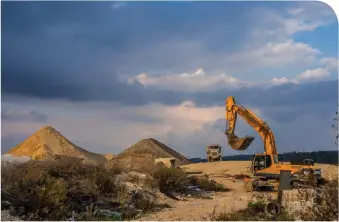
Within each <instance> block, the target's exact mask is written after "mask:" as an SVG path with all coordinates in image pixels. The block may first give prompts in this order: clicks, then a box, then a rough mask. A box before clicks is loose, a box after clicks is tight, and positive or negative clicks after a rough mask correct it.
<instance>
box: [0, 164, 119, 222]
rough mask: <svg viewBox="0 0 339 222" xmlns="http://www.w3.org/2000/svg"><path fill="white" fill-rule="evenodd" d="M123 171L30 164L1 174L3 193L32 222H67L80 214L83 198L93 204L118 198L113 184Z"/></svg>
mask: <svg viewBox="0 0 339 222" xmlns="http://www.w3.org/2000/svg"><path fill="white" fill-rule="evenodd" d="M120 172H121V171H120V169H118V168H115V169H114V170H113V169H107V168H104V167H103V166H101V165H86V164H81V163H79V162H77V161H64V160H63V159H62V158H61V159H60V160H57V161H29V162H26V163H21V164H17V165H8V166H6V167H4V168H3V169H2V171H1V187H2V193H3V194H5V195H7V196H9V197H11V199H13V200H15V202H16V203H17V204H18V205H22V206H24V207H25V211H26V213H25V214H26V217H27V219H30V220H40V219H46V220H64V219H65V217H70V216H71V215H70V214H71V212H72V210H75V211H79V210H80V209H81V208H82V206H81V205H80V204H79V201H81V200H80V199H81V196H90V198H91V199H93V200H98V199H100V198H105V197H106V198H110V197H117V195H118V193H119V191H120V187H117V186H116V185H115V183H114V178H115V176H116V175H117V174H118V173H120Z"/></svg>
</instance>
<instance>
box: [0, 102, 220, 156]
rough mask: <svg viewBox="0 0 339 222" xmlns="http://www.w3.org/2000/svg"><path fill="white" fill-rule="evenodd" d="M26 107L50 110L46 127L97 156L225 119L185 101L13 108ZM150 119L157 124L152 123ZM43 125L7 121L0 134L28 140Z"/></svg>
mask: <svg viewBox="0 0 339 222" xmlns="http://www.w3.org/2000/svg"><path fill="white" fill-rule="evenodd" d="M7 105H8V104H7ZM8 106H9V105H8ZM27 106H31V107H34V109H35V110H36V111H39V112H42V110H43V109H44V108H43V107H46V106H47V107H49V109H53V110H54V111H55V113H54V115H51V116H50V117H49V119H48V123H46V124H48V125H52V126H54V127H55V128H56V129H57V130H59V131H60V132H61V133H62V134H63V135H64V136H65V137H67V138H68V139H70V140H71V141H78V145H79V146H82V147H83V148H85V149H88V150H91V151H93V152H99V153H105V152H113V153H117V152H121V151H122V150H123V149H125V148H127V147H128V146H130V145H132V144H134V143H136V142H137V141H138V140H141V139H143V138H148V137H155V138H164V139H166V138H167V134H168V133H170V132H176V133H179V134H180V135H182V136H185V135H190V134H192V133H194V132H195V131H196V130H200V129H202V128H203V127H204V125H206V124H212V123H213V122H214V121H216V120H217V119H219V118H223V117H224V107H223V106H212V107H196V105H195V104H194V103H193V102H191V101H185V102H183V103H182V104H180V105H177V106H165V105H162V104H157V103H152V104H147V105H143V106H123V105H119V104H116V103H111V104H108V103H86V104H82V105H81V104H79V105H77V106H73V105H72V104H71V103H70V102H59V103H55V102H54V103H53V102H48V101H36V102H35V103H33V104H28V103H27V104H20V105H16V108H18V109H20V108H24V107H26V109H28V107H27ZM72 113H78V115H72ZM146 115H147V116H148V117H149V119H150V121H149V122H147V121H138V118H142V117H143V116H146ZM152 118H154V119H155V120H156V121H152ZM42 124H43V123H35V124H32V123H31V122H26V121H21V122H10V121H8V122H5V123H3V132H2V133H3V135H6V137H12V136H15V135H17V134H18V133H19V134H21V135H26V136H27V137H28V136H29V135H30V134H32V133H33V132H35V131H36V130H38V129H39V128H40V127H42ZM79 129H81V130H79ZM86 141H91V142H92V144H93V143H96V144H102V147H112V150H104V148H101V147H100V145H99V146H97V147H88V146H87V143H86ZM179 149H180V148H179Z"/></svg>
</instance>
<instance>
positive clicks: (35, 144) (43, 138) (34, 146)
mask: <svg viewBox="0 0 339 222" xmlns="http://www.w3.org/2000/svg"><path fill="white" fill-rule="evenodd" d="M7 154H11V155H12V156H27V157H30V158H32V159H35V160H41V159H54V158H55V156H56V155H58V156H72V157H80V158H82V159H84V161H86V162H87V161H90V162H96V163H104V162H105V161H106V158H105V157H104V156H103V155H101V154H97V153H92V152H89V151H87V150H85V149H83V148H81V147H79V146H77V145H75V144H74V143H72V142H71V141H69V140H68V139H66V138H65V137H64V136H63V135H61V133H59V132H58V131H57V130H56V129H54V128H53V127H51V126H45V127H43V128H41V129H39V130H38V131H37V132H35V133H34V134H33V135H31V136H30V137H28V138H27V139H26V140H25V141H23V142H22V143H20V144H18V145H17V146H15V147H13V148H12V149H10V150H9V151H8V152H7Z"/></svg>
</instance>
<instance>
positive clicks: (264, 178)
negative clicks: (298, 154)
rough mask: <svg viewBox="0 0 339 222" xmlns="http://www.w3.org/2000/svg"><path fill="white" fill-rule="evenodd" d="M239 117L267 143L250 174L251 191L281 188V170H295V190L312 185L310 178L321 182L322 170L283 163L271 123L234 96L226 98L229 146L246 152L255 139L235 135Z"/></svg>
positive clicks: (248, 182)
mask: <svg viewBox="0 0 339 222" xmlns="http://www.w3.org/2000/svg"><path fill="white" fill-rule="evenodd" d="M238 115H239V116H240V117H242V118H243V119H244V120H245V122H247V123H248V124H249V125H250V126H251V127H252V128H253V129H254V130H255V131H256V132H257V133H258V134H259V136H260V137H261V139H262V140H263V143H264V152H263V153H256V154H254V155H253V158H252V164H251V168H250V173H251V174H253V176H252V178H251V179H249V180H248V181H247V183H246V185H245V189H246V190H247V191H254V190H259V188H263V187H268V186H269V187H273V189H277V186H278V184H279V174H280V171H281V170H289V171H291V175H292V178H291V187H295V186H297V187H300V186H308V185H309V184H308V182H310V178H312V182H314V183H318V182H320V181H321V170H320V169H317V168H315V167H314V166H311V165H292V164H287V163H281V162H279V159H278V152H277V148H276V143H275V137H274V134H273V132H272V130H271V129H270V127H269V126H268V125H267V123H265V122H264V121H262V120H261V119H260V118H258V117H257V116H256V115H255V114H254V113H253V112H252V111H250V110H249V109H246V108H245V107H243V106H242V105H240V104H239V103H238V102H236V100H235V99H234V97H233V96H229V97H228V98H227V99H226V132H225V135H226V136H227V138H228V145H229V146H230V147H231V148H232V149H234V150H246V149H247V148H248V147H249V146H250V144H251V143H252V141H253V140H254V137H253V136H245V137H242V138H239V137H238V136H236V135H235V134H234V131H235V125H236V122H237V117H238ZM311 175H312V176H311Z"/></svg>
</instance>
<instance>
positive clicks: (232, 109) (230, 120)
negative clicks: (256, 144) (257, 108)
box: [225, 96, 277, 155]
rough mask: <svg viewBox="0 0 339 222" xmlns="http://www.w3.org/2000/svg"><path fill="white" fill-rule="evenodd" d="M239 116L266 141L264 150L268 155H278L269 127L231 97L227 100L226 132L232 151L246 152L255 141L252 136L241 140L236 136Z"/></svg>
mask: <svg viewBox="0 0 339 222" xmlns="http://www.w3.org/2000/svg"><path fill="white" fill-rule="evenodd" d="M238 115H239V116H240V117H242V118H243V119H244V120H245V121H246V122H247V123H248V124H249V125H250V126H251V127H253V129H254V130H255V131H257V132H258V134H259V136H260V137H261V138H262V140H263V141H264V148H265V153H266V154H272V155H276V154H277V150H276V144H275V138H274V134H273V132H272V130H271V129H270V128H269V126H268V125H267V124H266V123H265V122H264V121H262V120H261V119H260V118H258V117H257V116H256V115H255V114H254V113H253V112H251V111H250V110H248V109H246V108H245V107H243V106H241V105H240V104H238V103H237V102H236V101H235V99H234V97H232V96H229V97H228V98H227V99H226V120H227V124H226V132H225V135H226V136H227V138H228V144H229V145H230V146H231V148H232V149H235V150H245V149H247V148H248V147H249V145H250V144H251V143H252V141H253V140H254V137H252V136H246V137H244V138H239V137H237V136H236V135H235V134H234V131H235V126H236V122H237V117H238Z"/></svg>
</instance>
